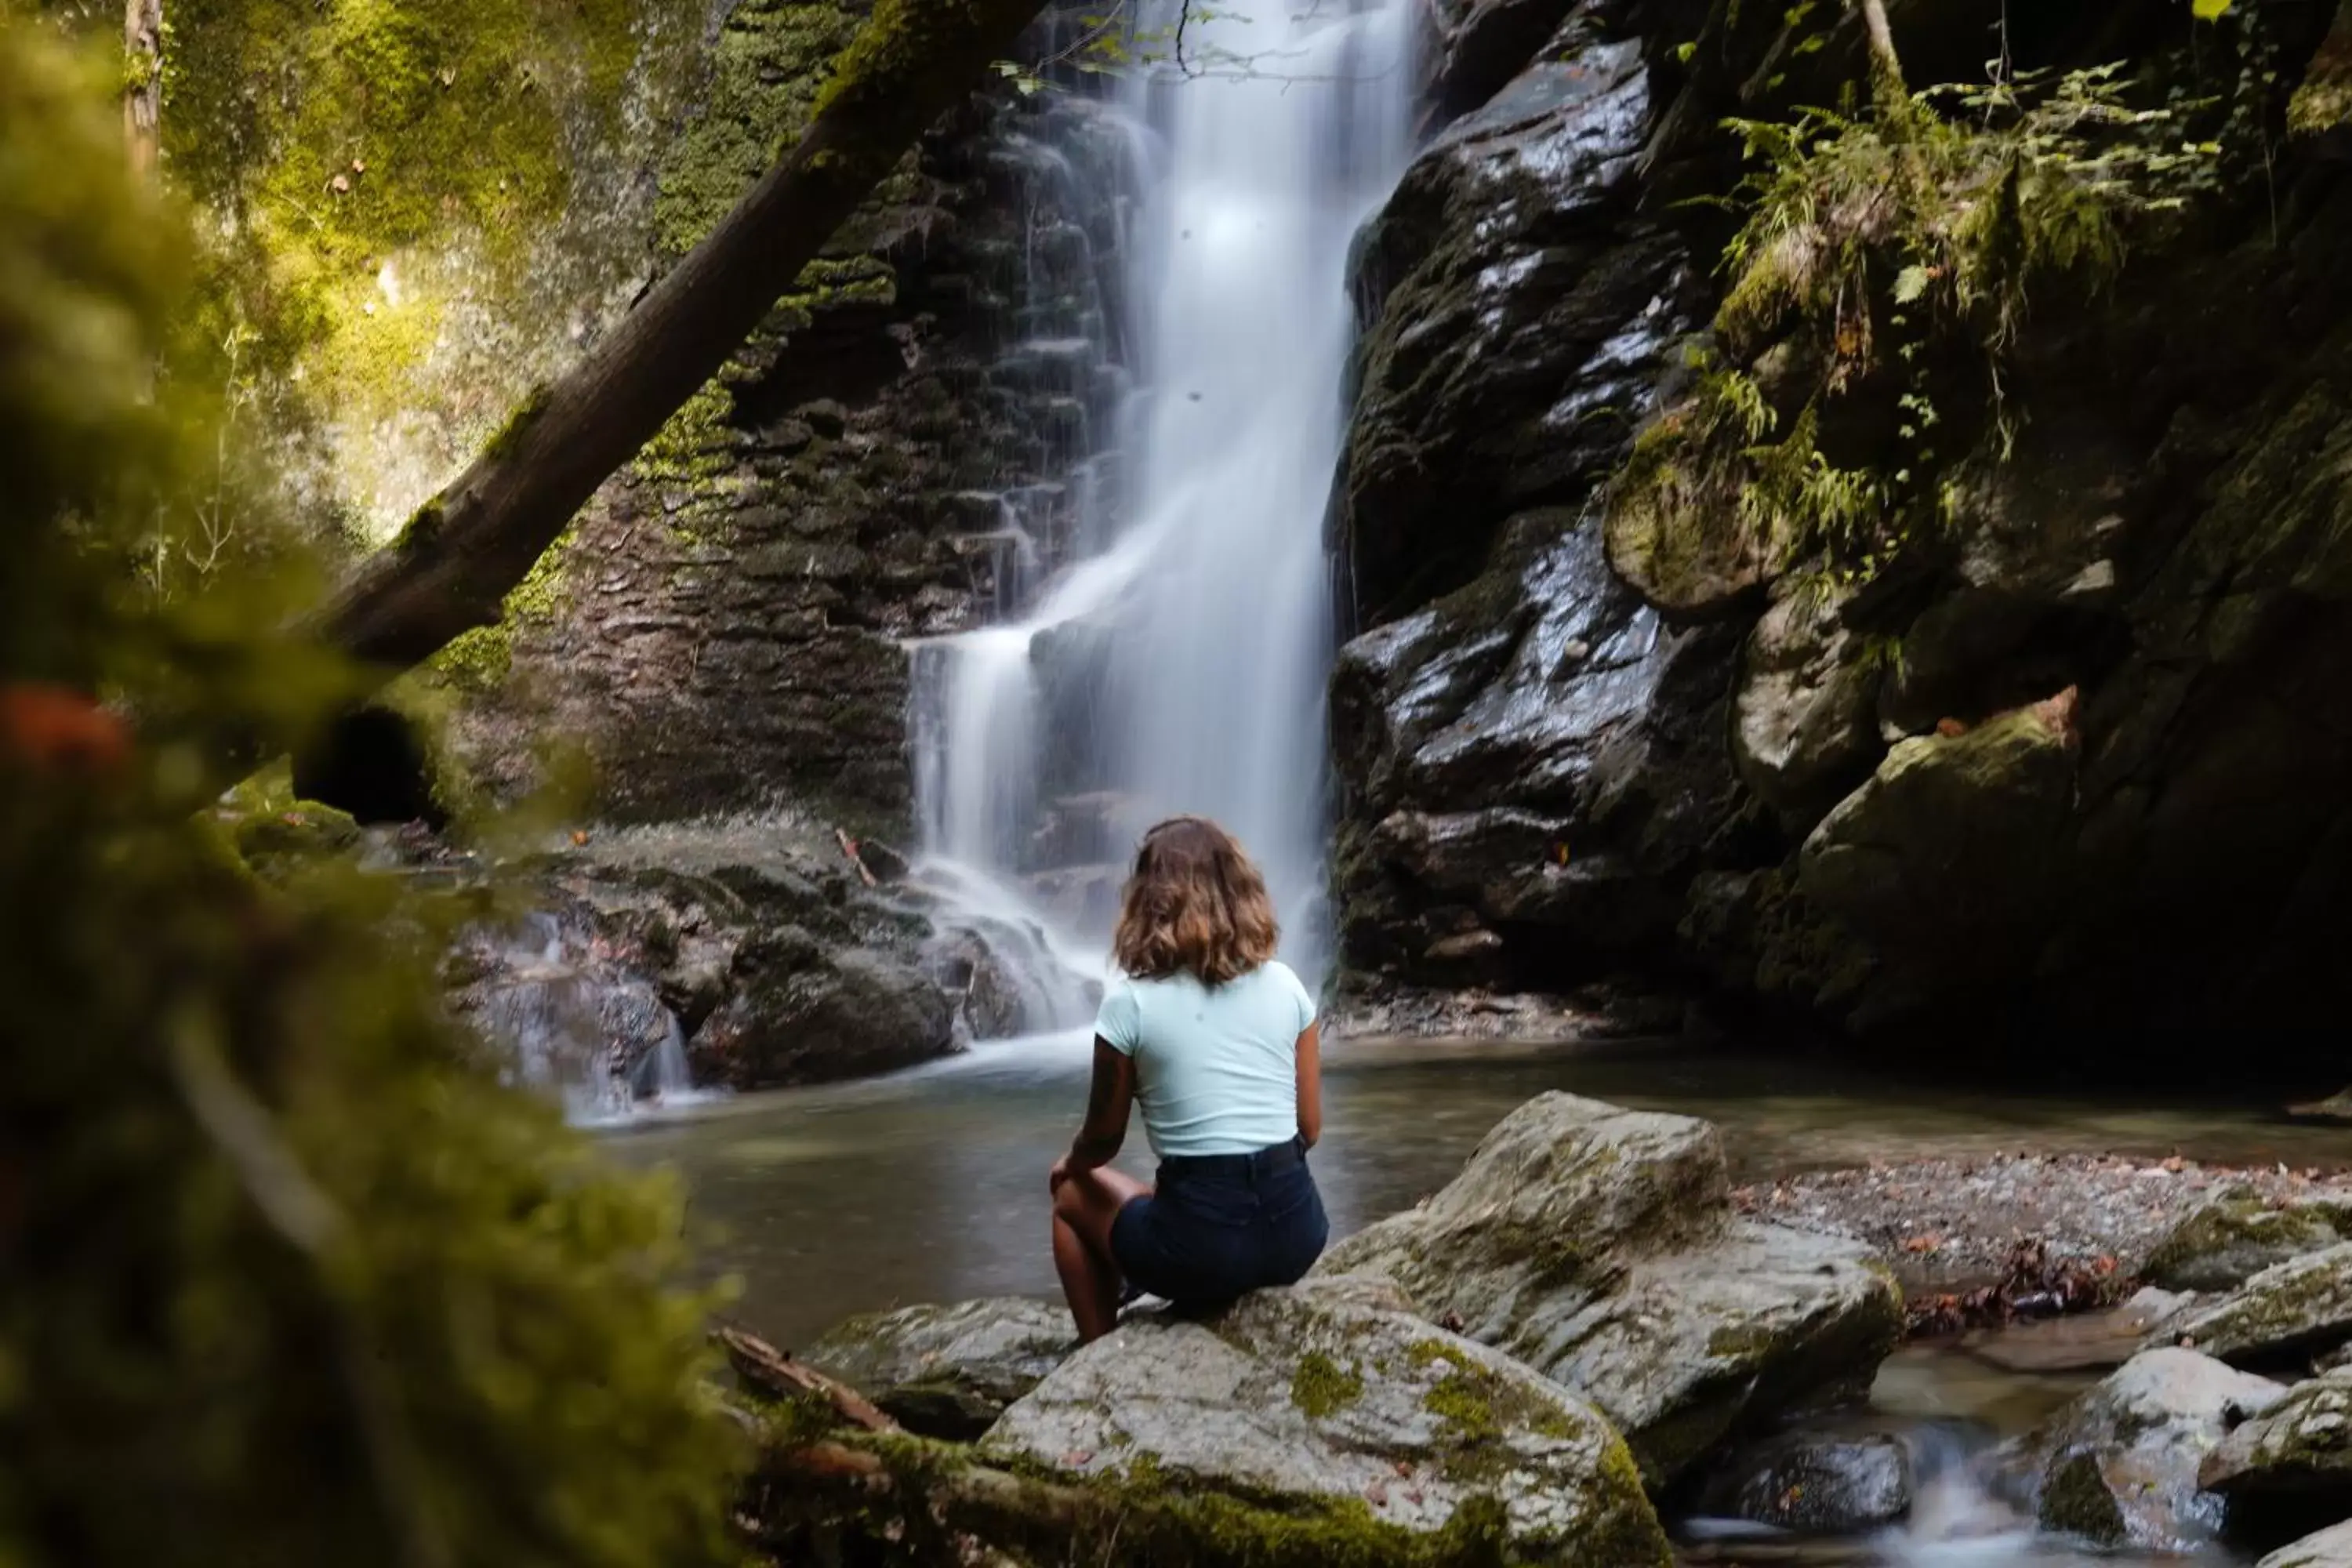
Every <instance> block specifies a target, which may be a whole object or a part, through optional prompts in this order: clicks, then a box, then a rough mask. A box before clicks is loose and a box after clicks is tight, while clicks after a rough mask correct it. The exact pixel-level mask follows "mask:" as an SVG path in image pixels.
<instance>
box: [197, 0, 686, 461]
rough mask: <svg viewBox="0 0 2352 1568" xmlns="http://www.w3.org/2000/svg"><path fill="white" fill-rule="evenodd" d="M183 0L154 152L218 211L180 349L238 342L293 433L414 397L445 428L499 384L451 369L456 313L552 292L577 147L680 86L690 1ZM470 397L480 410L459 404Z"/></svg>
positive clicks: (266, 416) (363, 426)
mask: <svg viewBox="0 0 2352 1568" xmlns="http://www.w3.org/2000/svg"><path fill="white" fill-rule="evenodd" d="M192 4H193V9H183V10H175V11H174V13H173V17H174V19H173V26H172V37H171V42H170V44H169V46H168V47H167V51H166V59H165V68H166V92H165V103H164V108H163V137H164V153H165V157H166V163H165V169H166V171H167V173H168V174H170V175H171V177H172V179H173V183H174V184H176V185H177V186H178V187H179V188H180V189H181V190H182V191H183V192H184V194H186V195H190V196H192V197H193V198H194V200H195V201H196V202H198V203H199V204H201V205H202V206H203V207H204V208H205V211H206V213H207V215H208V216H209V217H210V218H211V219H213V220H215V221H213V222H211V223H208V224H207V226H206V234H207V242H208V243H207V246H206V252H207V254H206V257H205V268H204V287H203V288H202V289H200V290H199V293H198V295H197V297H196V299H195V300H194V301H193V302H192V305H191V308H190V309H189V310H187V311H186V312H185V314H184V318H183V319H184V323H185V327H184V331H183V332H182V334H181V338H182V342H180V343H179V344H178V345H176V346H175V348H174V351H173V355H174V361H175V364H177V363H178V362H181V361H184V362H186V363H185V364H180V365H179V369H180V370H181V372H182V373H183V374H192V373H193V372H194V370H195V368H196V367H199V366H205V365H208V364H211V363H212V362H214V361H215V360H217V358H218V357H219V353H220V348H221V345H222V344H224V343H225V342H229V341H230V340H231V339H232V338H233V337H234V338H236V339H238V340H239V341H240V342H242V345H243V347H242V354H241V363H240V364H239V366H238V374H239V376H240V378H241V379H243V380H244V381H246V382H247V384H249V386H250V387H251V389H252V393H253V395H252V396H251V398H250V401H251V403H252V405H253V413H254V415H255V416H256V417H257V418H259V419H261V420H262V421H264V422H265V423H266V424H267V425H268V426H270V427H271V428H272V430H273V431H274V432H276V433H278V434H279V435H281V436H282V437H287V438H289V439H295V440H301V441H314V442H315V441H325V440H327V439H329V437H331V434H332V433H333V432H335V431H345V432H358V431H365V430H368V429H370V428H373V427H376V426H384V425H386V424H389V423H394V422H397V421H400V420H403V419H404V418H408V417H411V416H412V415H413V411H414V410H415V409H417V408H419V407H434V408H436V410H440V411H442V412H440V413H439V414H438V415H437V416H436V417H439V418H445V419H447V420H449V421H450V422H451V424H452V425H453V426H455V428H456V429H457V430H463V429H464V428H465V427H466V426H467V425H468V423H469V422H470V421H472V420H474V419H479V420H481V421H482V422H483V423H485V424H487V423H488V421H489V420H491V419H494V418H495V417H497V416H498V414H499V412H500V410H499V407H498V406H497V404H499V403H502V402H503V400H504V394H503V393H502V392H500V391H499V390H497V389H495V388H484V387H481V386H477V385H473V384H465V385H457V386H452V385H451V384H450V377H451V375H452V374H453V373H455V372H457V371H458V370H461V369H463V368H465V367H464V364H463V356H464V353H465V352H466V351H465V348H464V344H465V342H466V341H467V338H466V333H467V332H468V331H470V330H471V329H470V328H468V327H467V326H466V324H465V322H466V316H465V314H464V313H465V312H467V311H480V310H494V311H498V312H499V313H500V314H502V315H507V316H513V315H514V314H515V312H516V310H518V309H519V308H520V309H523V310H526V311H527V310H530V309H534V308H537V306H536V305H533V304H530V303H527V302H537V304H539V305H544V304H547V301H548V289H547V279H546V277H545V276H544V267H545V264H546V260H547V257H546V244H547V241H548V237H549V236H550V235H551V234H553V233H554V232H556V231H557V230H558V229H559V228H560V227H561V226H562V224H563V221H564V219H565V216H566V214H567V211H568V209H569V208H570V207H571V205H572V204H573V200H574V194H575V178H576V175H577V174H578V172H579V169H580V167H581V166H582V164H583V160H587V159H604V158H607V157H611V156H620V155H622V154H619V153H614V151H613V150H614V149H617V148H620V147H623V146H624V145H625V144H626V142H628V141H629V140H630V139H631V138H632V137H634V136H638V135H642V127H641V126H638V125H633V124H631V123H630V122H629V116H630V114H631V113H632V112H633V106H635V107H640V108H641V107H642V106H644V105H646V104H660V103H663V102H666V101H667V100H668V99H669V98H670V97H671V96H672V95H674V94H675V93H676V92H677V90H678V89H679V88H680V86H682V84H683V82H684V80H685V79H686V75H687V73H688V70H689V69H690V68H692V67H693V65H694V63H695V61H696V59H697V56H698V48H697V45H698V40H699V35H700V29H701V14H702V11H701V7H700V6H699V5H695V4H691V3H690V0H553V3H549V0H479V3H475V0H319V3H317V4H312V3H311V0H192ZM570 254H571V253H570V252H569V251H567V252H566V255H567V257H568V256H569V255H570ZM549 308H551V309H552V308H555V307H553V306H550V307H549ZM554 330H555V328H554V327H551V329H550V331H551V332H552V331H554ZM485 391H487V392H488V397H489V398H490V399H491V400H492V405H491V406H489V407H486V408H479V409H469V408H466V407H464V406H463V405H464V404H465V403H466V402H467V400H468V399H471V398H474V397H477V396H478V395H481V394H482V393H483V392H485ZM453 404H454V405H457V406H456V407H454V408H453V407H452V405H453ZM333 455H334V454H331V453H322V454H320V456H322V457H326V458H331V457H332V456H333ZM335 479H336V480H337V481H338V483H340V484H342V485H344V486H346V487H347V488H352V489H356V490H357V491H358V492H359V493H361V494H362V495H363V496H365V497H366V499H369V500H373V499H374V498H373V495H371V494H369V492H370V491H372V490H373V489H376V488H385V489H390V490H392V491H394V492H404V493H405V494H413V493H414V492H413V490H408V489H406V484H405V481H406V470H405V469H404V468H400V467H399V466H398V464H396V463H394V462H391V461H389V460H387V466H386V468H385V470H384V473H383V477H382V479H373V478H371V477H370V476H369V475H368V474H367V473H366V471H365V469H364V466H362V471H361V472H360V473H358V474H354V473H353V472H352V467H351V465H349V464H348V463H346V464H345V466H344V467H343V468H341V469H339V470H338V471H337V473H336V474H335Z"/></svg>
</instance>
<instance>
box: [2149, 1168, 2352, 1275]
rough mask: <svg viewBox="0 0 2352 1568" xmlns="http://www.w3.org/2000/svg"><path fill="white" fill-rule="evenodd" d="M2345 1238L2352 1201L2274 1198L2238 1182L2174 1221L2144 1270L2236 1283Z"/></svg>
mask: <svg viewBox="0 0 2352 1568" xmlns="http://www.w3.org/2000/svg"><path fill="white" fill-rule="evenodd" d="M2343 1241H2352V1203H2339V1202H2330V1201H2326V1200H2324V1199H2303V1200H2299V1201H2290V1202H2285V1203H2273V1202H2272V1201H2271V1200H2270V1199H2269V1198H2267V1197H2265V1196H2263V1194H2262V1193H2260V1192H2259V1191H2257V1190H2255V1189H2254V1188H2252V1187H2249V1186H2233V1187H2231V1188H2229V1189H2227V1190H2225V1191H2223V1192H2220V1193H2217V1194H2214V1195H2213V1196H2212V1197H2210V1198H2209V1199H2207V1200H2206V1201H2205V1202H2204V1203H2202V1204H2200V1205H2198V1207H2197V1208H2196V1210H2195V1211H2194V1212H2193V1213H2191V1214H2190V1215H2189V1217H2188V1218H2186V1219H2184V1220H2182V1221H2181V1222H2180V1223H2179V1225H2177V1226H2173V1228H2172V1231H2171V1233H2170V1234H2169V1235H2168V1236H2167V1237H2165V1238H2164V1239H2163V1240H2162V1241H2160V1242H2158V1244H2157V1246H2156V1250H2154V1251H2153V1252H2151V1253H2149V1254H2148V1258H2147V1264H2146V1265H2145V1266H2143V1267H2142V1268H2141V1269H2140V1275H2141V1277H2142V1278H2143V1279H2147V1281H2148V1283H2150V1284H2152V1285H2158V1286H2162V1287H2163V1288H2165V1289H2170V1290H2234V1289H2237V1288H2238V1287H2239V1286H2241V1285H2242V1284H2244V1283H2245V1282H2246V1281H2247V1280H2249V1279H2252V1278H2253V1277H2254V1276H2255V1275H2257V1274H2259V1273H2261V1272H2262V1271H2263V1269H2265V1268H2272V1267H2273V1266H2274V1265H2277V1264H2281V1263H2284V1262H2287V1261H2289V1260H2290V1259H2293V1258H2300V1257H2302V1256H2303V1255H2304V1254H2305V1253H2310V1252H2319V1251H2324V1250H2325V1249H2326V1248H2327V1247H2333V1246H2335V1245H2336V1243H2338V1242H2343Z"/></svg>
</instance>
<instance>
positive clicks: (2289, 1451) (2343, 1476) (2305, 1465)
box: [2198, 1367, 2352, 1514]
mask: <svg viewBox="0 0 2352 1568" xmlns="http://www.w3.org/2000/svg"><path fill="white" fill-rule="evenodd" d="M2198 1482H2199V1484H2200V1485H2201V1486H2203V1487H2205V1488H2207V1489H2210V1490H2213V1491H2218V1492H2220V1493H2221V1495H2222V1496H2224V1497H2226V1498H2229V1499H2230V1500H2231V1502H2232V1503H2233V1504H2234V1503H2236V1502H2238V1501H2239V1500H2243V1499H2263V1500H2273V1499H2277V1500H2302V1501H2308V1502H2310V1503H2313V1504H2315V1505H2317V1506H2318V1507H2320V1508H2322V1509H2324V1510H2327V1511H2331V1512H2335V1513H2339V1514H2346V1513H2352V1367H2346V1368H2342V1369H2339V1370H2337V1371H2335V1372H2331V1373H2328V1374H2327V1375H2326V1376H2325V1377H2318V1378H2314V1379H2312V1380H2311V1381H2310V1382H2308V1383H2303V1384H2296V1385H2295V1387H2294V1389H2293V1390H2292V1391H2290V1392H2289V1393H2288V1394H2287V1396H2286V1398H2285V1399H2284V1400H2283V1401H2281V1402H2280V1404H2279V1405H2278V1406H2277V1407H2276V1408H2275V1409H2273V1410H2272V1411H2270V1412H2269V1413H2268V1414H2267V1415H2263V1417H2262V1418H2261V1419H2259V1420H2254V1421H2249V1422H2247V1423H2246V1424H2245V1425H2244V1426H2240V1427H2239V1428H2238V1429H2237V1430H2236V1431H2234V1432H2231V1434H2230V1436H2228V1437H2227V1438H2226V1439H2224V1440H2223V1442H2222V1444H2221V1447H2218V1448H2216V1449H2215V1450H2213V1452H2212V1453H2211V1454H2210V1455H2209V1456H2207V1458H2206V1459H2205V1462H2204V1464H2203V1466H2202V1467H2201V1468H2200V1469H2199V1471H2198Z"/></svg>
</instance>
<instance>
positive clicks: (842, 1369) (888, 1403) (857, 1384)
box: [802, 1296, 1078, 1440]
mask: <svg viewBox="0 0 2352 1568" xmlns="http://www.w3.org/2000/svg"><path fill="white" fill-rule="evenodd" d="M1077 1348H1078V1337H1077V1329H1076V1325H1074V1324H1073V1323H1072V1322H1071V1321H1070V1314H1069V1313H1068V1312H1067V1311H1066V1310H1064V1309H1062V1308H1060V1307H1055V1306H1049V1305H1047V1304H1046V1303H1045V1302H1043V1301H1036V1300H1028V1299H1027V1298H1024V1297H1017V1296H1016V1297H1001V1298H995V1299H992V1300H979V1301H957V1302H953V1303H951V1304H949V1305H944V1306H928V1305H927V1306H919V1307H901V1308H899V1309H898V1310H896V1311H891V1312H868V1313H865V1314H863V1315H861V1316H858V1317H855V1318H851V1319H849V1320H847V1321H844V1322H841V1323H838V1324H836V1325H835V1326H834V1327H833V1328H832V1329H830V1330H827V1331H826V1332H825V1334H824V1337H823V1338H822V1339H820V1340H818V1341H817V1342H815V1343H814V1344H813V1345H811V1346H809V1347H808V1349H807V1350H806V1351H805V1352H803V1358H802V1359H803V1360H805V1361H807V1362H809V1363H811V1364H813V1365H815V1366H818V1367H822V1368H823V1369H824V1370H825V1371H827V1372H829V1373H833V1374H834V1375H835V1377H838V1378H840V1379H841V1380H842V1381H843V1382H845V1383H847V1384H850V1385H851V1386H852V1387H854V1388H856V1389H857V1390H858V1391H859V1392H861V1393H863V1394H866V1395H868V1396H869V1397H870V1398H872V1399H873V1401H874V1403H875V1404H877V1405H880V1406H881V1407H882V1408H883V1409H884V1410H886V1411H887V1412H888V1413H889V1414H890V1415H892V1416H894V1417H896V1418H897V1420H898V1424H899V1425H900V1426H905V1427H906V1428H907V1429H908V1430H909V1431H912V1432H919V1433H921V1434H923V1435H924V1436H931V1437H951V1438H956V1439H961V1440H969V1439H971V1438H974V1437H978V1436H980V1435H981V1434H982V1433H983V1432H985V1431H987V1430H988V1429H989V1427H990V1426H993V1425H995V1423H996V1418H997V1417H998V1416H1000V1415H1003V1414H1004V1410H1005V1407H1006V1406H1007V1405H1011V1404H1012V1403H1013V1401H1014V1400H1016V1399H1019V1398H1021V1397H1022V1396H1023V1395H1024V1394H1027V1393H1028V1392H1029V1391H1030V1390H1031V1389H1033V1388H1034V1387H1036V1386H1037V1384H1040V1383H1042V1382H1044V1381H1045V1378H1046V1376H1047V1374H1049V1373H1052V1372H1053V1370H1054V1369H1055V1367H1057V1366H1059V1365H1061V1364H1062V1363H1063V1362H1065V1361H1066V1360H1067V1359H1068V1358H1069V1356H1070V1353H1071V1352H1073V1351H1075V1350H1076V1349H1077Z"/></svg>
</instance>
